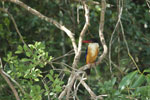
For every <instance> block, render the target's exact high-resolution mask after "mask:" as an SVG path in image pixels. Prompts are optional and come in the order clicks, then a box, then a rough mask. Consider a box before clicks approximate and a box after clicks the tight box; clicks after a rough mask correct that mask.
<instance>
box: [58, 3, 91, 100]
mask: <svg viewBox="0 0 150 100" xmlns="http://www.w3.org/2000/svg"><path fill="white" fill-rule="evenodd" d="M82 3H83V6H84V10H85V20H86V22H85V25H84V27H83V29H82V31H81V33H80V37H79V43H78V51H77V53H76V54H75V57H74V61H73V64H72V67H73V68H75V67H77V63H78V61H79V59H80V56H81V48H82V40H83V37H84V35H85V32H86V30H87V29H88V26H89V9H88V6H87V5H86V3H85V1H82ZM72 73H75V72H74V71H72ZM75 80H76V76H75V75H74V74H71V75H70V77H69V80H68V84H67V86H66V88H65V89H64V90H63V91H62V93H61V94H60V96H59V99H61V98H62V97H63V96H64V95H65V94H66V93H67V96H66V99H67V100H68V99H69V96H70V91H71V87H72V86H73V84H74V81H75Z"/></svg>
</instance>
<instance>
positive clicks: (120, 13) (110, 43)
mask: <svg viewBox="0 0 150 100" xmlns="http://www.w3.org/2000/svg"><path fill="white" fill-rule="evenodd" d="M121 15H122V7H121V8H120V12H119V16H118V21H117V23H116V26H115V29H114V30H113V32H112V34H111V38H110V41H109V66H110V72H111V73H112V66H111V64H112V61H111V46H112V40H113V36H114V34H115V32H116V29H117V27H118V25H119V22H120V19H121Z"/></svg>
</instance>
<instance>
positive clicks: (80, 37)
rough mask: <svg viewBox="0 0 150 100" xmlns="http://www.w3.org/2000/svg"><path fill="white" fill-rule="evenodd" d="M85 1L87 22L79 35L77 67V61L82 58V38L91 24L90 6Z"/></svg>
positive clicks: (75, 62) (75, 58)
mask: <svg viewBox="0 0 150 100" xmlns="http://www.w3.org/2000/svg"><path fill="white" fill-rule="evenodd" d="M82 3H83V6H84V10H85V21H86V22H85V24H84V27H83V29H82V31H81V33H80V36H79V43H78V52H77V54H76V55H75V57H74V61H73V67H76V66H77V63H78V61H79V59H80V56H81V49H82V40H83V37H84V35H85V32H86V31H87V29H88V26H89V25H90V20H89V8H88V6H87V5H86V3H85V1H82Z"/></svg>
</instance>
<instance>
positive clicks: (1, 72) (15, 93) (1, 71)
mask: <svg viewBox="0 0 150 100" xmlns="http://www.w3.org/2000/svg"><path fill="white" fill-rule="evenodd" d="M0 64H1V68H0V74H1V75H2V77H3V78H4V79H5V81H6V82H7V84H8V85H9V87H10V88H11V90H12V91H13V93H14V95H15V98H16V100H20V98H19V96H18V92H17V91H16V89H15V87H14V86H13V84H12V83H11V82H10V80H9V79H8V77H7V76H5V74H4V73H3V69H2V66H3V64H2V61H1V58H0Z"/></svg>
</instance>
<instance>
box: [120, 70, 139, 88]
mask: <svg viewBox="0 0 150 100" xmlns="http://www.w3.org/2000/svg"><path fill="white" fill-rule="evenodd" d="M137 73H138V72H137V71H134V72H131V73H129V74H127V75H126V76H125V77H123V79H122V80H121V82H120V84H119V89H121V90H123V89H124V88H125V87H126V86H128V85H129V84H130V83H131V82H132V80H133V79H134V77H135V76H136V74H137Z"/></svg>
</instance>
